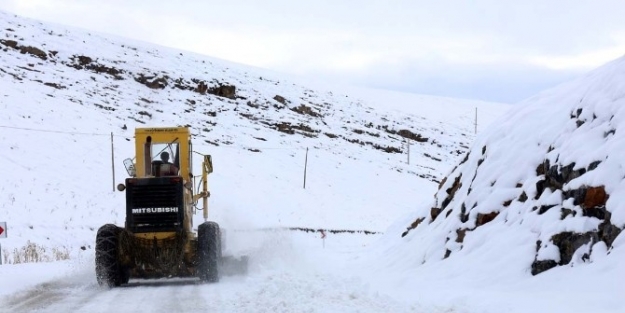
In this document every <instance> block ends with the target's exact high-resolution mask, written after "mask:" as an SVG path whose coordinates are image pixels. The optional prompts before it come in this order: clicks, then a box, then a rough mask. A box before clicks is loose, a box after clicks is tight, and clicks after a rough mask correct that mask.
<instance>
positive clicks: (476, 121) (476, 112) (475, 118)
mask: <svg viewBox="0 0 625 313" xmlns="http://www.w3.org/2000/svg"><path fill="white" fill-rule="evenodd" d="M475 133H476V134H477V107H475Z"/></svg>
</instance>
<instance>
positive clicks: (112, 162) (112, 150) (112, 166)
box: [111, 132, 115, 192]
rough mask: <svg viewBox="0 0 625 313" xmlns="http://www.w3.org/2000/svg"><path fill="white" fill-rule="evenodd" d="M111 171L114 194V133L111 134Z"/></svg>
mask: <svg viewBox="0 0 625 313" xmlns="http://www.w3.org/2000/svg"><path fill="white" fill-rule="evenodd" d="M111 169H112V171H113V192H115V149H114V147H113V132H111Z"/></svg>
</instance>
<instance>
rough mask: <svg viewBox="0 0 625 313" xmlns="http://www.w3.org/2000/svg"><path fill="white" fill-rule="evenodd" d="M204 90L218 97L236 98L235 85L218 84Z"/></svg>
mask: <svg viewBox="0 0 625 313" xmlns="http://www.w3.org/2000/svg"><path fill="white" fill-rule="evenodd" d="M206 92H208V93H210V94H212V95H215V96H218V97H224V98H228V99H236V96H237V95H236V93H237V87H236V86H232V85H225V84H219V85H218V86H215V87H210V88H208V89H207V91H206Z"/></svg>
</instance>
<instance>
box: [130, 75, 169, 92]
mask: <svg viewBox="0 0 625 313" xmlns="http://www.w3.org/2000/svg"><path fill="white" fill-rule="evenodd" d="M167 78H168V77H167V76H163V77H157V76H149V77H148V76H145V75H144V74H139V76H137V77H135V81H136V82H138V83H140V84H142V85H145V86H147V87H148V88H151V89H164V88H165V87H167Z"/></svg>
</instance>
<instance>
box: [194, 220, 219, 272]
mask: <svg viewBox="0 0 625 313" xmlns="http://www.w3.org/2000/svg"><path fill="white" fill-rule="evenodd" d="M197 247H198V251H197V252H198V253H197V254H198V262H199V264H198V276H199V278H200V280H201V281H203V282H210V283H216V282H218V281H219V264H220V263H221V233H220V231H219V225H218V224H217V223H215V222H205V223H203V224H201V225H200V226H199V227H198V245H197Z"/></svg>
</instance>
